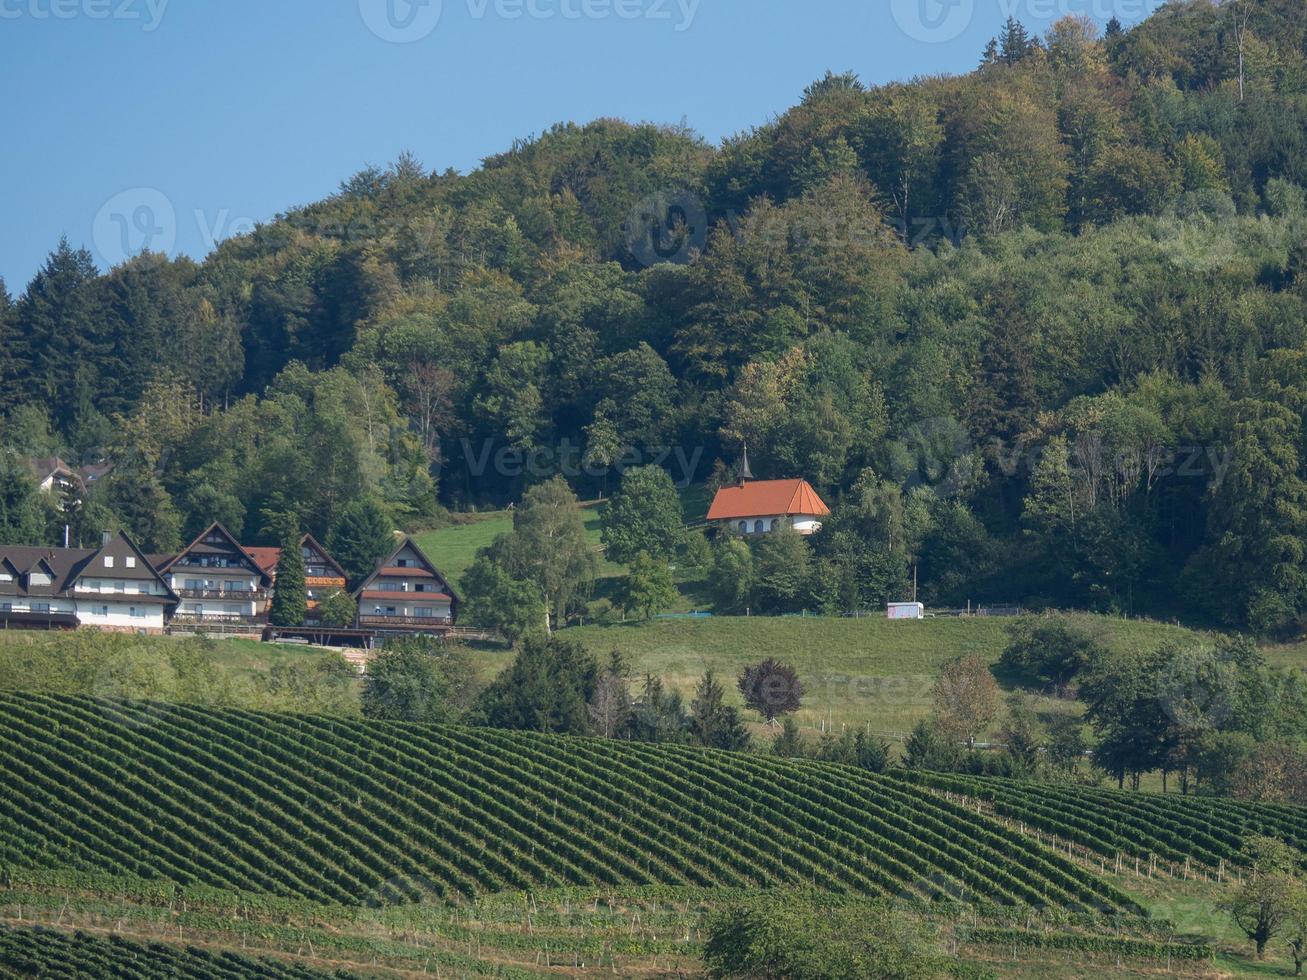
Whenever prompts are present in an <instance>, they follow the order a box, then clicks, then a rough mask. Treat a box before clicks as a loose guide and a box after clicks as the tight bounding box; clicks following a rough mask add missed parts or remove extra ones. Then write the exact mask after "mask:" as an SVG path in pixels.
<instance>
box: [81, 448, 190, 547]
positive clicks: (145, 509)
mask: <svg viewBox="0 0 1307 980" xmlns="http://www.w3.org/2000/svg"><path fill="white" fill-rule="evenodd" d="M104 482H105V486H104V488H103V490H102V491H101V492H102V493H103V495H104V502H105V504H106V506H108V508H109V509H110V510H111V511H113V513H114V514H116V515H117V516H118V518H119V519H120V520H121V521H122V522H123V525H124V526H125V527H126V528H127V529H128V530H129V531H130V532H131V534H132V537H133V539H134V540H135V541H136V543H137V544H138V545H139V546H140V547H141V548H142V549H144V550H145V551H147V552H153V553H156V554H165V553H170V552H173V551H175V550H176V549H177V548H179V547H181V526H182V520H181V515H180V514H179V513H178V512H177V508H176V506H175V505H174V504H173V500H172V495H171V494H169V493H168V490H167V488H166V487H165V486H164V485H163V482H162V481H161V480H160V479H159V478H158V476H156V475H155V474H154V473H153V472H151V471H150V470H149V469H147V468H146V467H145V466H143V465H141V464H140V463H139V461H133V462H119V464H118V465H117V466H116V467H115V468H114V471H113V472H112V473H110V474H109V476H107V477H106V478H105V481H104Z"/></svg>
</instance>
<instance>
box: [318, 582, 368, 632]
mask: <svg viewBox="0 0 1307 980" xmlns="http://www.w3.org/2000/svg"><path fill="white" fill-rule="evenodd" d="M358 611H359V610H358V603H356V602H355V601H354V597H353V596H351V595H350V594H349V593H348V592H346V591H345V590H343V589H336V590H335V591H333V592H332V593H331V594H330V595H327V596H324V597H323V598H322V599H321V600H319V602H318V618H319V619H320V620H322V622H323V624H324V625H326V626H336V627H339V628H344V627H348V626H352V625H354V618H355V617H356V616H357V615H358Z"/></svg>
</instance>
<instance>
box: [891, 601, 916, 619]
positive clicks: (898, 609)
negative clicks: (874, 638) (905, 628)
mask: <svg viewBox="0 0 1307 980" xmlns="http://www.w3.org/2000/svg"><path fill="white" fill-rule="evenodd" d="M886 615H887V618H889V619H925V618H926V607H925V606H923V605H922V604H921V603H920V602H891V603H890V604H889V606H888V607H887V610H886Z"/></svg>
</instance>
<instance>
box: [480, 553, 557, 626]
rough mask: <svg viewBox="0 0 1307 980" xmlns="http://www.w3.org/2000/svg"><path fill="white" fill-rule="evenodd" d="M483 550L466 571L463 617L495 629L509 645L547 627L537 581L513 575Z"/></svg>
mask: <svg viewBox="0 0 1307 980" xmlns="http://www.w3.org/2000/svg"><path fill="white" fill-rule="evenodd" d="M494 550H495V549H493V548H492V549H490V550H489V551H483V552H482V553H481V554H479V555H478V556H477V558H476V561H474V562H473V563H472V566H471V567H470V568H469V569H468V570H467V571H466V572H465V573H464V574H463V597H464V599H465V604H464V606H463V617H464V619H466V620H467V622H469V623H471V624H472V625H473V626H481V627H484V628H485V629H490V630H494V631H495V632H497V633H499V634H500V635H502V636H503V637H504V639H506V640H507V641H508V644H509V646H515V645H516V644H517V642H518V641H519V640H520V639H521V638H522V637H524V636H526V635H527V634H528V633H530V632H532V631H535V630H541V631H543V630H544V628H545V604H544V600H543V598H542V597H541V595H540V589H539V588H538V587H537V586H536V584H535V583H534V582H529V581H526V580H523V579H517V578H513V576H512V575H510V574H509V573H508V572H507V571H505V570H504V568H503V567H502V566H500V564H499V563H498V562H497V561H496V560H495V558H494V557H493V552H494Z"/></svg>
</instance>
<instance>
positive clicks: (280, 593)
mask: <svg viewBox="0 0 1307 980" xmlns="http://www.w3.org/2000/svg"><path fill="white" fill-rule="evenodd" d="M301 537H302V535H301V534H300V533H299V532H298V531H294V530H292V531H290V532H289V533H287V534H286V535H285V536H284V537H283V538H282V540H281V557H280V558H278V559H277V580H276V583H275V589H274V591H273V594H272V608H271V609H269V610H268V622H269V623H271V624H272V625H273V626H302V625H303V624H304V618H305V616H307V615H308V586H307V584H306V583H305V575H304V554H303V552H302V550H301V548H300V538H301Z"/></svg>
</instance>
